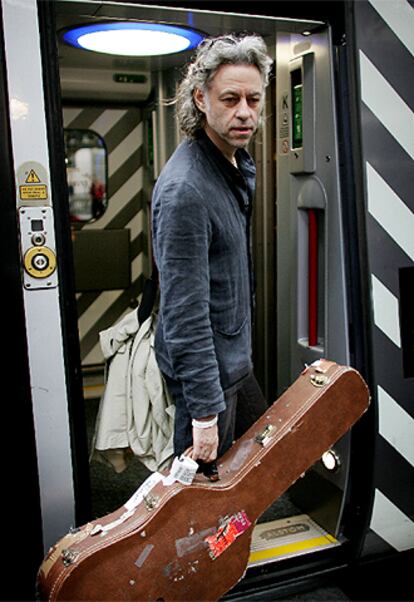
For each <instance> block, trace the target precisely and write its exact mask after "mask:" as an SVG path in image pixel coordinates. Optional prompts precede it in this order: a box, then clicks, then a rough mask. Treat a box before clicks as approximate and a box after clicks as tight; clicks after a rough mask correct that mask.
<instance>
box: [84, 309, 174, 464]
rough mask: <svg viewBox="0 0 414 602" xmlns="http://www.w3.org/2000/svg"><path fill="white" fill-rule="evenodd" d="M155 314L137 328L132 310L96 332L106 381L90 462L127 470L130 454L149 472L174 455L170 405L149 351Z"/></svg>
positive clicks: (151, 345) (171, 407) (156, 366)
mask: <svg viewBox="0 0 414 602" xmlns="http://www.w3.org/2000/svg"><path fill="white" fill-rule="evenodd" d="M154 332H155V316H154V314H151V315H150V317H149V318H147V319H146V320H145V322H144V323H143V324H142V325H141V326H139V322H138V316H137V312H136V311H133V312H131V313H129V314H127V315H126V316H125V317H124V318H123V319H122V320H120V322H119V323H118V324H115V325H114V326H112V327H111V328H108V329H107V330H104V331H102V332H101V333H100V344H101V349H102V353H103V355H104V357H105V360H107V362H108V363H107V377H106V383H105V391H104V394H103V396H102V399H101V402H100V407H99V411H98V416H97V420H96V425H95V436H94V443H93V452H92V459H96V460H101V461H104V462H107V463H108V462H109V463H110V464H111V465H112V466H113V468H114V469H115V470H116V471H117V472H122V471H123V470H124V469H125V468H126V460H127V457H128V453H130V450H132V452H133V453H134V455H135V456H137V457H138V458H139V460H140V461H141V462H142V463H143V464H144V465H145V466H146V467H147V468H148V469H149V470H151V471H156V470H162V469H163V468H167V467H169V465H170V463H171V460H172V457H173V431H174V410H175V407H174V405H173V403H172V400H171V398H170V396H169V394H168V391H167V388H166V386H165V383H164V380H163V377H162V375H161V372H160V370H159V368H158V365H157V362H156V359H155V352H154Z"/></svg>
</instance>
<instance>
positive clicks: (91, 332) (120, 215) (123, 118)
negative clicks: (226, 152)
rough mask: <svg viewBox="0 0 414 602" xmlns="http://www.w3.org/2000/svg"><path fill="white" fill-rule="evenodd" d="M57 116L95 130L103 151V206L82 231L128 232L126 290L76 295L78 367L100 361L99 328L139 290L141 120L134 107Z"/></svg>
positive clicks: (143, 220)
mask: <svg viewBox="0 0 414 602" xmlns="http://www.w3.org/2000/svg"><path fill="white" fill-rule="evenodd" d="M63 118H64V127H65V128H73V129H87V130H92V131H94V132H96V133H97V134H99V136H101V137H102V138H103V140H104V142H105V146H106V149H107V153H108V190H107V194H108V206H107V209H106V211H105V213H104V214H103V215H102V216H101V217H100V218H99V219H97V220H96V221H94V222H91V223H89V224H88V223H86V224H84V225H83V229H120V228H128V229H129V230H130V260H131V286H130V287H129V288H128V289H126V290H113V291H112V290H107V291H96V292H85V293H79V295H78V297H77V307H78V318H79V321H78V324H79V335H80V346H81V357H82V365H83V366H87V365H91V364H99V363H102V361H103V358H102V354H101V352H100V347H99V342H98V338H99V337H98V335H99V331H101V330H104V329H105V328H108V327H109V326H112V325H113V324H114V323H115V322H116V321H118V320H119V319H120V317H121V316H122V315H123V314H124V313H125V312H126V311H130V303H131V300H135V299H136V298H137V297H138V295H139V294H140V292H141V290H142V285H143V279H144V276H143V273H144V269H145V264H146V259H147V254H148V253H147V217H146V203H145V201H144V160H143V156H144V148H143V140H144V133H143V121H142V111H141V110H140V109H139V108H120V109H115V108H110V109H105V108H101V107H89V106H88V107H85V108H74V107H67V108H64V110H63ZM91 252H93V250H91Z"/></svg>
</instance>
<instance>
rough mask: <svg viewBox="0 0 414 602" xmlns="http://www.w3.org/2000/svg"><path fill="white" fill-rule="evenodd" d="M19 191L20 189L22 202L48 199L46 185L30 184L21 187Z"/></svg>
mask: <svg viewBox="0 0 414 602" xmlns="http://www.w3.org/2000/svg"><path fill="white" fill-rule="evenodd" d="M29 175H30V174H29ZM35 175H36V174H35ZM36 177H37V176H36ZM26 182H27V180H26ZM19 189H20V200H22V201H32V200H34V199H36V200H44V199H47V186H46V184H39V185H33V184H29V185H28V186H19Z"/></svg>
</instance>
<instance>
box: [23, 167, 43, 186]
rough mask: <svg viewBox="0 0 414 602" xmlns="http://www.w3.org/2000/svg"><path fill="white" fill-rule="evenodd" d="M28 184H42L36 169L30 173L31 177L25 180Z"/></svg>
mask: <svg viewBox="0 0 414 602" xmlns="http://www.w3.org/2000/svg"><path fill="white" fill-rule="evenodd" d="M25 182H26V184H40V178H39V176H38V175H37V173H36V172H35V170H34V169H31V170H30V171H29V175H28V176H27V178H26V180H25Z"/></svg>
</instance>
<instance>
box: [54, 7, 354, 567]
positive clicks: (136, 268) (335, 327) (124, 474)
mask: <svg viewBox="0 0 414 602" xmlns="http://www.w3.org/2000/svg"><path fill="white" fill-rule="evenodd" d="M107 21H111V22H117V21H126V22H129V23H142V22H145V23H158V24H173V25H175V26H182V27H185V28H191V29H192V30H194V31H195V32H201V34H202V35H207V36H210V35H220V34H225V33H231V32H254V33H257V34H260V35H261V36H263V38H264V39H265V41H266V43H267V45H268V49H269V53H270V54H271V56H272V57H273V58H274V59H275V68H274V73H273V76H272V80H271V83H270V85H269V88H268V91H267V97H266V105H265V109H264V126H263V129H262V131H261V132H260V133H258V135H257V137H256V139H255V140H254V143H253V144H252V146H251V148H250V151H251V153H252V155H253V157H254V159H255V161H256V165H257V174H258V179H257V193H256V201H255V203H256V204H255V211H254V219H253V234H254V243H253V248H254V262H255V273H256V281H257V285H256V286H257V289H256V299H257V310H256V311H257V313H256V321H255V331H254V364H255V370H256V376H257V378H258V380H259V382H260V384H261V386H262V389H263V391H264V393H265V396H266V398H267V401H268V403H269V404H271V403H273V402H274V401H275V400H276V398H277V397H278V396H279V395H280V394H281V393H282V392H283V391H284V390H285V389H286V388H287V387H288V386H289V385H290V384H291V383H292V382H293V381H294V380H295V378H296V377H297V376H298V375H299V374H300V372H301V370H302V369H303V367H304V365H306V364H309V363H312V362H313V361H315V360H317V359H319V358H321V357H327V358H329V359H332V360H335V361H337V362H340V363H346V362H347V361H348V360H349V351H348V341H347V334H346V333H347V328H346V323H347V308H346V293H345V276H344V257H343V253H344V248H345V245H344V244H343V243H344V241H343V238H342V229H341V218H340V215H341V208H340V204H341V198H340V186H339V169H338V159H337V128H336V115H335V102H334V96H335V93H334V83H333V75H332V72H333V66H332V65H333V60H334V59H333V50H332V41H331V37H330V31H329V28H327V27H326V26H325V25H324V24H323V23H321V22H320V21H318V20H315V21H312V20H303V19H288V18H273V17H263V16H250V15H245V14H235V13H234V14H229V13H227V14H224V13H220V12H217V13H214V12H210V11H209V12H207V11H202V10H198V9H197V10H193V9H179V8H168V7H166V8H162V7H155V6H143V5H142V6H140V5H137V4H124V3H118V2H116V3H113V4H112V3H110V2H107V3H96V2H87V1H85V2H83V1H82V2H72V1H65V2H57V3H56V25H57V41H58V48H59V70H60V81H61V95H62V108H63V117H62V118H63V125H64V139H65V151H66V168H67V185H68V197H69V211H70V221H71V224H70V227H71V238H72V244H73V257H74V265H75V281H76V301H77V311H78V327H79V339H80V351H81V361H82V374H83V391H84V404H85V416H86V428H87V434H88V442H89V453H90V462H89V471H90V484H91V505H92V518H96V517H99V516H103V515H105V514H107V513H109V512H111V511H113V510H115V509H117V508H119V507H120V506H121V505H122V504H124V503H125V501H126V500H127V499H128V498H129V497H130V496H131V495H132V494H133V493H134V491H135V490H136V489H137V488H138V487H139V485H140V484H141V483H142V482H143V481H144V480H145V479H146V478H147V477H148V475H149V474H150V472H149V470H148V468H146V467H145V466H144V465H143V463H142V462H141V461H140V460H139V458H137V457H135V456H134V455H133V454H132V453H128V451H127V450H113V453H108V454H103V453H94V444H93V441H94V431H95V426H96V421H97V416H98V411H99V406H100V401H101V397H102V395H103V393H104V390H105V369H106V364H105V360H104V357H103V355H102V351H101V348H100V343H99V333H100V332H102V331H104V330H106V329H108V328H110V327H112V326H113V325H114V324H116V323H117V322H119V320H121V319H122V318H123V317H124V316H125V315H127V314H128V313H129V312H134V311H136V309H137V305H138V302H139V299H140V296H141V293H142V288H143V283H144V281H145V278H146V277H148V276H149V275H150V273H151V240H150V231H149V214H150V201H151V190H152V187H153V185H154V182H155V181H156V179H157V175H158V174H159V171H160V169H161V168H162V166H163V164H164V163H165V161H166V160H167V159H168V157H169V156H170V154H171V152H172V151H173V150H174V148H175V147H176V146H177V144H178V143H179V141H180V134H179V132H178V129H177V126H176V123H175V119H174V107H173V106H172V104H171V102H169V101H170V100H171V99H172V97H173V96H174V90H175V86H176V83H177V81H178V80H179V79H180V77H181V75H182V73H183V67H184V66H185V64H186V63H187V61H188V60H189V59H190V57H191V54H192V52H191V51H189V50H184V51H181V52H173V53H170V54H164V55H158V56H150V55H148V56H143V57H139V56H134V57H129V56H122V55H120V54H115V55H110V54H105V53H102V52H92V51H88V50H84V49H82V48H80V47H76V46H75V47H74V46H71V45H70V43H68V41H67V39H66V40H65V39H64V35H65V34H66V33H67V32H68V30H69V29H70V28H73V27H75V26H80V25H92V24H98V23H103V22H107ZM320 118H322V119H323V120H324V121H323V123H324V127H323V128H320V129H318V130H317V129H316V128H315V122H319V121H318V120H319V119H320ZM322 130H323V131H322ZM312 249H313V250H312ZM309 283H311V284H312V283H313V286H309ZM327 419H328V417H327ZM349 456H350V439H349V436H345V437H344V438H343V439H342V440H341V441H340V442H338V444H337V445H336V446H335V448H334V449H331V450H327V453H326V454H325V455H324V457H323V458H321V461H319V462H318V463H317V464H316V465H315V466H314V467H313V468H312V469H311V470H309V471H308V472H307V473H306V475H303V477H302V478H300V479H299V481H298V482H297V483H295V484H294V485H293V486H292V487H291V488H290V489H289V490H288V491H287V492H286V493H285V494H284V495H283V496H282V497H281V498H280V499H278V500H275V502H274V504H273V505H272V506H271V507H270V508H269V510H268V511H267V512H266V513H265V514H264V515H263V516H262V517H261V519H260V520H259V523H258V525H257V526H256V528H255V532H254V538H253V546H252V550H251V557H250V566H251V567H257V566H261V565H263V564H267V563H274V562H278V561H280V560H283V559H286V558H292V557H297V556H301V557H302V555H305V554H309V553H315V554H318V553H321V552H322V553H323V551H324V550H327V549H331V548H333V547H338V546H341V544H342V543H344V541H345V540H346V538H345V536H344V532H343V528H342V525H343V512H344V506H345V503H346V498H347V483H348V470H349Z"/></svg>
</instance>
